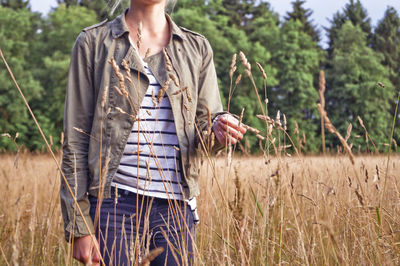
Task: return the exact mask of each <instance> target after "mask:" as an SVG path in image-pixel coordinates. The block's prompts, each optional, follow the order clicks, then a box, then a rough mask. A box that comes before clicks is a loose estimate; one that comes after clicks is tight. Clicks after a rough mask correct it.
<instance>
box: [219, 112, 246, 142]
mask: <svg viewBox="0 0 400 266" xmlns="http://www.w3.org/2000/svg"><path fill="white" fill-rule="evenodd" d="M213 131H214V134H215V136H216V138H217V139H218V141H219V142H220V143H221V144H223V145H229V144H236V143H237V142H238V140H241V139H242V138H243V134H244V133H245V132H246V129H245V128H242V127H241V126H239V121H237V119H236V118H234V117H232V116H229V115H224V116H221V117H220V118H219V119H218V121H217V122H216V123H215V125H214V127H213Z"/></svg>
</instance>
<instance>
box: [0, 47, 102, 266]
mask: <svg viewBox="0 0 400 266" xmlns="http://www.w3.org/2000/svg"><path fill="white" fill-rule="evenodd" d="M0 57H1V58H2V60H3V62H4V64H5V65H6V68H7V70H8V73H9V74H10V76H11V79H12V80H13V82H14V84H15V86H16V87H17V90H18V92H19V94H20V96H21V98H22V100H23V101H24V104H25V106H26V108H27V109H28V111H29V113H30V115H31V116H32V119H33V121H34V122H35V125H36V127H37V128H38V130H39V133H40V135H41V137H42V139H43V140H44V142H45V143H46V147H47V150H48V151H49V152H50V154H51V156H52V158H53V160H54V162H55V163H56V165H57V169H58V170H59V171H60V173H61V177H62V178H63V180H64V183H65V185H66V187H67V190H68V193H70V195H71V198H72V200H73V201H74V206H75V207H76V209H77V210H78V212H79V215H80V216H81V217H82V221H83V223H84V225H85V227H86V229H87V230H88V232H90V231H91V230H90V228H89V225H88V223H87V221H86V220H85V216H84V215H83V212H82V209H81V208H80V206H79V204H78V202H77V200H76V197H75V196H74V193H73V191H72V189H71V186H70V185H69V183H68V180H67V178H66V177H65V175H64V173H63V172H62V170H61V166H60V164H59V163H58V160H57V157H56V156H55V154H54V152H53V150H52V149H51V146H50V144H49V142H48V141H47V138H46V136H45V135H44V133H43V131H42V128H41V127H40V125H39V123H38V121H37V120H36V116H35V115H34V113H33V111H32V110H31V107H30V106H29V104H28V101H27V100H26V98H25V95H24V94H23V92H22V90H21V89H20V87H19V85H18V83H17V81H16V80H15V77H14V74H13V73H12V71H11V69H10V67H9V66H8V63H7V61H6V59H5V58H4V55H3V51H2V49H0ZM90 237H91V238H92V240H93V242H95V237H94V235H93V234H90ZM95 248H96V252H98V254H101V252H100V250H99V248H98V247H97V246H95ZM99 256H100V261H101V262H102V263H103V264H104V261H103V258H102V257H101V255H99Z"/></svg>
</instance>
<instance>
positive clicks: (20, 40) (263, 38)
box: [0, 0, 400, 153]
mask: <svg viewBox="0 0 400 266" xmlns="http://www.w3.org/2000/svg"><path fill="white" fill-rule="evenodd" d="M57 2H58V6H57V7H55V8H53V9H52V10H51V11H50V12H49V14H48V15H47V16H43V15H42V14H40V13H37V12H33V11H32V10H31V8H30V4H29V1H27V0H0V3H1V5H0V48H1V49H2V51H3V53H4V55H5V56H6V58H7V59H8V63H9V65H10V66H11V68H12V69H13V71H14V74H15V77H16V79H17V80H18V82H19V83H20V85H21V87H22V88H23V90H24V93H25V96H26V97H27V99H28V101H29V103H30V105H31V107H32V109H33V111H34V112H35V114H36V116H37V118H38V121H39V123H40V124H41V126H42V127H43V129H44V132H45V133H46V135H47V136H51V137H52V141H53V143H54V145H55V146H57V145H58V146H59V145H60V144H59V142H60V136H61V132H62V122H63V111H64V108H63V106H64V96H65V87H66V79H67V71H68V65H69V57H70V54H71V49H72V46H73V44H74V41H75V38H76V36H77V35H78V34H79V32H80V31H81V30H82V29H83V28H84V27H87V26H89V25H92V24H95V23H97V22H99V21H101V20H103V19H105V18H108V19H112V18H113V17H115V16H116V15H118V14H119V13H121V12H122V11H123V10H124V8H125V7H126V6H127V4H126V3H123V4H122V5H119V6H118V8H117V10H115V11H114V8H115V7H114V6H113V3H114V2H113V1H109V2H106V1H104V0H91V1H86V0H58V1H57ZM305 2H306V1H304V0H295V1H293V2H292V10H291V11H289V12H288V13H287V14H286V15H285V16H284V17H283V18H280V17H279V16H278V14H277V13H276V12H274V11H273V8H272V6H271V5H270V4H269V3H268V2H267V1H257V0H215V1H207V0H179V1H178V2H177V5H176V6H175V7H174V10H173V12H172V17H173V19H174V21H176V22H177V24H178V25H182V26H183V27H185V28H188V29H190V30H193V31H196V32H199V33H201V34H203V35H204V36H206V37H207V39H208V40H209V41H210V43H211V46H212V47H213V50H214V61H215V66H216V69H217V74H218V81H219V86H220V91H221V97H222V98H223V103H224V105H225V107H226V109H227V108H228V106H229V111H230V112H232V113H235V114H238V115H239V114H240V113H241V111H242V108H243V107H244V108H245V112H244V116H243V121H244V123H246V124H248V125H251V126H252V127H255V128H258V129H264V128H265V124H263V123H264V122H263V121H261V120H259V119H258V118H257V117H256V116H257V115H258V114H261V108H260V106H259V103H258V100H257V96H256V93H255V92H254V89H253V87H252V83H251V82H250V80H249V79H247V78H246V77H245V74H244V69H243V67H242V66H241V65H240V64H239V63H238V64H237V68H238V69H237V71H236V72H235V74H234V77H233V79H234V80H233V82H234V81H235V79H236V78H237V75H238V73H243V77H242V79H241V80H240V82H239V84H238V86H237V87H236V88H235V89H234V90H233V93H232V90H231V91H230V90H229V88H230V84H231V82H232V81H231V78H230V75H229V72H230V64H231V60H232V55H233V54H235V53H238V52H239V51H243V52H244V53H245V54H246V56H247V58H248V60H249V62H250V63H251V64H252V65H253V69H252V71H253V75H254V79H255V84H256V86H257V87H258V93H259V95H260V96H261V98H262V100H264V104H266V103H267V104H266V105H265V107H266V112H267V113H268V114H269V115H270V116H271V117H272V118H275V115H276V114H277V113H278V111H279V112H280V113H281V114H285V117H286V124H287V125H285V126H287V133H288V135H289V136H291V137H292V139H293V142H294V143H295V145H296V146H297V147H301V149H302V151H303V152H308V153H319V152H320V151H321V150H322V147H321V145H322V143H321V124H320V114H319V112H318V109H317V103H318V102H319V101H320V99H319V95H318V88H319V73H320V71H321V70H323V71H324V72H325V77H326V92H325V102H326V104H325V108H326V111H327V114H328V116H329V118H330V120H331V121H332V123H333V124H334V125H335V127H336V128H337V129H338V131H339V132H342V134H343V135H345V134H346V130H347V128H348V126H349V123H351V124H352V126H353V130H352V133H351V138H350V142H351V144H352V145H353V147H354V149H358V150H360V151H368V150H369V149H370V147H369V145H368V143H367V142H366V136H365V134H366V133H365V129H367V130H368V136H369V137H368V138H367V139H368V140H372V141H373V142H374V145H376V147H377V149H379V150H380V151H384V150H385V149H387V144H388V142H389V137H390V133H391V127H392V120H393V117H394V116H395V107H396V104H397V101H396V99H397V93H398V91H399V89H400V75H399V73H400V17H399V14H398V12H397V11H396V10H395V9H394V8H393V7H387V10H386V12H385V14H384V17H383V18H381V19H380V20H379V21H378V23H377V25H372V23H371V19H370V17H369V16H368V13H367V11H366V9H365V8H364V7H363V6H362V4H361V2H360V1H359V0H349V1H348V3H347V4H346V5H345V6H344V7H343V8H342V10H340V11H338V12H337V13H335V14H334V15H333V16H332V18H330V19H329V22H330V24H329V26H328V27H326V28H324V30H325V32H326V34H327V38H328V45H327V47H322V46H321V44H320V41H321V37H322V34H323V33H322V29H321V28H320V27H319V26H318V25H315V23H314V22H313V20H312V19H311V15H312V13H313V11H312V10H310V9H307V8H305V7H304V3H305ZM112 11H113V12H112ZM256 62H258V63H259V64H260V65H261V66H262V67H263V68H264V70H265V73H266V75H267V79H266V80H265V79H264V78H263V75H262V74H261V73H260V72H257V71H258V70H257V68H256V64H255V63H256ZM1 65H2V67H1V71H0V133H2V134H3V135H4V136H5V133H9V134H10V136H15V134H16V133H17V132H18V139H17V140H16V142H17V143H18V145H24V146H25V147H27V148H28V149H30V150H43V149H44V145H43V141H42V140H41V138H40V135H39V133H38V132H37V130H36V129H35V126H34V123H33V121H32V119H30V117H29V114H28V111H27V110H26V108H25V107H24V105H23V102H22V100H21V99H20V97H19V95H18V92H17V91H16V89H15V87H14V85H13V83H12V81H11V79H10V77H9V74H8V73H7V71H6V70H5V67H4V65H3V64H1ZM233 87H234V86H233ZM265 99H268V100H267V101H265ZM358 117H359V118H361V119H362V121H363V125H361V124H360V121H359V120H358ZM399 122H400V121H399V117H398V116H397V123H396V130H395V134H394V141H395V142H398V141H399V140H400V132H399V130H398V127H399V125H400V124H399ZM264 131H266V130H264ZM264 134H266V133H264ZM4 136H3V137H0V150H1V151H7V150H13V149H15V148H16V146H15V144H14V142H13V141H12V139H9V138H6V137H4ZM299 136H300V137H299ZM247 138H248V141H246V142H247V143H249V144H248V146H249V148H250V149H251V150H252V151H253V152H254V151H257V147H258V141H257V139H256V137H255V136H253V135H252V134H248V136H247ZM338 143H339V142H338V140H337V139H336V138H335V137H334V136H333V135H327V136H326V145H327V146H328V148H329V147H331V148H332V149H335V148H336V145H337V144H338Z"/></svg>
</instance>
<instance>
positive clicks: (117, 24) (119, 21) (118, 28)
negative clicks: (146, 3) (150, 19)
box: [111, 9, 186, 40]
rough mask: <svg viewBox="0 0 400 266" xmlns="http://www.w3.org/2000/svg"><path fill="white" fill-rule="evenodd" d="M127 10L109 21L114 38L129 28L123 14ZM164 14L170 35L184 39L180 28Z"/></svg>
mask: <svg viewBox="0 0 400 266" xmlns="http://www.w3.org/2000/svg"><path fill="white" fill-rule="evenodd" d="M127 11H128V9H127V10H125V12H124V13H122V14H121V15H119V16H118V17H116V18H115V19H114V20H113V21H112V22H111V32H112V35H113V37H114V38H119V37H121V36H122V35H124V33H126V32H129V28H128V25H127V24H126V20H125V14H126V12H127ZM165 16H166V18H167V21H168V24H169V27H170V31H171V37H178V38H180V39H181V40H186V36H185V34H184V33H183V31H182V30H181V28H179V26H178V25H176V24H175V22H173V21H172V19H171V17H170V16H169V15H168V14H167V13H165Z"/></svg>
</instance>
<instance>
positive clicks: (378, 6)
mask: <svg viewBox="0 0 400 266" xmlns="http://www.w3.org/2000/svg"><path fill="white" fill-rule="evenodd" d="M178 1H179V0H178ZM30 2H31V6H32V9H33V10H34V11H40V12H42V13H43V14H46V13H47V12H49V10H50V8H51V7H55V6H57V2H56V0H31V1H30ZM291 2H292V0H269V3H271V6H272V8H273V10H274V11H276V12H278V13H279V14H280V16H281V17H283V16H284V15H285V14H286V12H288V11H290V10H291V4H290V3H291ZM348 2H349V0H307V1H306V3H305V4H304V6H305V7H306V8H310V9H311V10H313V12H314V13H313V15H312V19H313V20H314V23H315V24H317V25H319V26H320V27H321V28H322V26H328V25H329V22H328V19H330V18H332V15H333V14H334V13H335V12H336V11H338V10H342V9H343V7H344V6H345V4H346V3H348ZM361 3H362V4H363V6H364V7H365V8H366V9H367V10H368V14H369V16H370V17H371V19H372V23H373V26H375V25H376V23H377V21H378V20H380V19H381V18H382V17H383V15H384V13H385V10H386V8H387V6H392V7H394V8H396V10H398V11H399V13H400V0H361ZM323 35H325V33H323ZM323 37H324V36H323Z"/></svg>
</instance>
